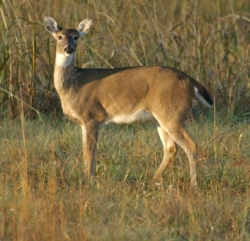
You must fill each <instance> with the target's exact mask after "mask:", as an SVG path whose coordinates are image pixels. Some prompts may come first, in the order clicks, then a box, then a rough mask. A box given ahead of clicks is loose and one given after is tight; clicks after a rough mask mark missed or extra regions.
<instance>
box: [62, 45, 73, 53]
mask: <svg viewBox="0 0 250 241" xmlns="http://www.w3.org/2000/svg"><path fill="white" fill-rule="evenodd" d="M64 52H65V53H66V54H72V53H73V52H74V48H72V47H71V46H70V45H67V46H66V47H65V48H64Z"/></svg>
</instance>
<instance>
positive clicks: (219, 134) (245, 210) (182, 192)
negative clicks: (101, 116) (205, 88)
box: [0, 117, 250, 240]
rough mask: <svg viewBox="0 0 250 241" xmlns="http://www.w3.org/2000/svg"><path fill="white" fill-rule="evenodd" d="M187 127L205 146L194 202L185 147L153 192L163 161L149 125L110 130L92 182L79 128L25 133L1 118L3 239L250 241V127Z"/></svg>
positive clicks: (44, 126) (27, 128)
mask: <svg viewBox="0 0 250 241" xmlns="http://www.w3.org/2000/svg"><path fill="white" fill-rule="evenodd" d="M215 127H216V130H215ZM22 129H24V132H25V143H24V138H22ZM188 129H189V132H190V134H191V135H192V136H193V138H194V139H195V140H196V141H197V143H198V144H199V157H200V158H199V161H198V180H199V183H200V189H201V190H200V191H199V192H198V193H196V194H194V193H193V192H191V191H190V184H189V165H188V160H187V157H186V155H185V153H184V152H183V151H182V150H181V149H180V148H179V151H178V154H177V155H176V160H175V163H174V164H173V166H172V167H171V168H169V169H168V170H167V171H166V173H165V174H164V185H163V189H161V190H156V189H153V188H152V186H151V185H150V180H151V178H152V177H153V174H154V172H155V171H156V168H157V167H158V166H159V164H160V161H161V157H162V146H161V145H162V144H161V142H160V140H159V137H158V134H157V131H156V129H155V127H154V125H152V124H142V125H139V124H136V125H131V126H126V125H125V126H123V125H120V126H103V127H102V129H101V132H100V139H99V145H98V153H97V165H96V177H95V182H94V183H93V184H87V183H85V182H84V174H83V162H82V151H81V133H80V128H79V127H78V126H77V125H75V124H72V123H71V122H69V121H68V120H66V119H61V120H57V121H56V122H55V121H54V119H51V118H48V119H44V121H43V122H42V121H40V120H33V121H24V125H23V127H22V126H21V123H20V121H11V122H10V121H9V120H8V119H6V120H4V121H3V122H2V125H1V127H0V133H1V136H2V137H1V143H2V144H1V147H0V160H1V161H0V173H1V175H0V197H1V199H0V220H1V222H0V223H1V228H0V237H1V239H2V240H127V239H129V240H248V239H249V238H250V213H249V208H250V195H249V194H250V192H249V191H250V175H249V174H250V164H249V156H250V153H249V144H250V128H249V123H239V124H238V125H231V123H230V122H229V123H225V122H223V120H221V119H220V120H219V121H218V123H217V124H216V126H214V123H212V122H211V121H209V120H208V119H207V118H206V117H204V118H199V121H193V122H192V123H189V128H188ZM118 140H119V141H118ZM24 146H25V147H26V149H24ZM25 173H27V175H24V174H25Z"/></svg>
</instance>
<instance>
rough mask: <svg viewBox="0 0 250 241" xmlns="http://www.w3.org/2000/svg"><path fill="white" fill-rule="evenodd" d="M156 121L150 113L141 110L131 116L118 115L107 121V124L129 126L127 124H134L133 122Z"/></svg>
mask: <svg viewBox="0 0 250 241" xmlns="http://www.w3.org/2000/svg"><path fill="white" fill-rule="evenodd" d="M154 119H155V118H154V117H153V115H152V114H151V113H150V112H149V111H146V110H139V111H137V112H134V113H131V114H118V115H115V116H112V117H110V118H108V119H107V120H106V121H105V124H112V123H116V124H127V123H133V122H143V121H150V120H154Z"/></svg>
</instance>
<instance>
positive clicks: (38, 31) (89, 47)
mask: <svg viewBox="0 0 250 241" xmlns="http://www.w3.org/2000/svg"><path fill="white" fill-rule="evenodd" d="M249 8H250V6H249V4H248V1H247V0H239V1H230V2H229V3H228V1H212V2H211V1H210V2H207V1H205V0H202V1H197V0H194V1H189V2H187V1H161V0H158V1H149V0H146V1H135V0H130V1H118V0H112V1H106V0H104V1H99V0H89V1H68V0H63V1H43V2H36V3H34V2H31V1H29V0H26V1H21V2H20V1H15V0H12V1H10V0H4V1H2V2H1V11H0V12H1V19H2V21H0V30H1V33H2V35H1V40H2V41H1V42H2V44H1V51H0V57H1V66H0V67H1V69H0V71H1V73H0V85H1V86H0V88H1V91H0V103H1V106H0V111H1V116H12V117H14V116H16V115H18V114H19V110H18V108H17V106H18V105H17V103H19V102H23V103H24V111H25V114H26V115H30V116H36V115H37V113H38V112H42V113H44V112H50V113H51V112H54V114H55V115H56V114H57V113H58V111H60V108H59V101H58V98H57V95H56V93H55V91H54V88H53V81H52V73H53V63H54V56H55V46H54V40H53V39H52V38H51V37H50V35H49V34H47V32H46V30H45V28H44V26H43V16H44V15H45V14H49V15H52V16H54V17H55V18H56V19H57V20H58V21H59V23H60V24H61V25H62V26H64V27H75V26H76V25H77V24H78V23H79V21H81V20H82V19H83V18H86V17H91V18H93V19H94V27H93V29H92V30H91V32H90V34H89V35H88V36H87V37H85V38H84V40H83V41H81V42H80V46H79V47H78V58H77V64H78V65H79V66H83V67H101V68H113V67H121V66H134V65H168V66H172V67H176V68H179V69H181V70H183V71H184V72H187V73H188V74H190V75H191V76H193V77H195V78H196V79H198V80H199V81H201V82H202V83H203V84H205V85H206V87H207V88H208V89H209V90H210V91H211V92H212V93H213V95H214V96H215V97H216V104H217V105H218V110H220V111H222V112H223V114H224V115H226V116H228V117H229V118H231V117H234V116H244V115H246V114H249V106H250V103H249V99H250V98H249V93H250V91H249V88H250V87H249V40H250V37H249V34H248V33H249V24H250V17H249V14H248V11H249Z"/></svg>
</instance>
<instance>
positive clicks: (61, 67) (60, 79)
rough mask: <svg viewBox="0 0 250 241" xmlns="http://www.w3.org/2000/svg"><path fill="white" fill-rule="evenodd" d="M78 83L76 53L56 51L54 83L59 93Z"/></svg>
mask: <svg viewBox="0 0 250 241" xmlns="http://www.w3.org/2000/svg"><path fill="white" fill-rule="evenodd" d="M74 83H76V69H75V66H74V54H71V55H69V56H65V55H64V54H60V53H56V61H55V69H54V85H55V88H56V90H57V92H58V93H59V95H60V94H61V93H65V92H67V91H69V90H70V88H71V87H72V86H73V85H74Z"/></svg>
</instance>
